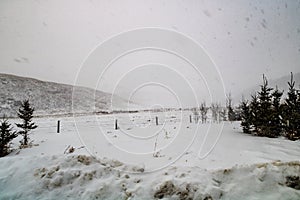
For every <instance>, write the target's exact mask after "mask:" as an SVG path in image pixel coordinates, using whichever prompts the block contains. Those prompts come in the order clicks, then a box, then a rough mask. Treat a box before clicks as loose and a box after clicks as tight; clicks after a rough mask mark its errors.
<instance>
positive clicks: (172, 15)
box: [0, 0, 300, 93]
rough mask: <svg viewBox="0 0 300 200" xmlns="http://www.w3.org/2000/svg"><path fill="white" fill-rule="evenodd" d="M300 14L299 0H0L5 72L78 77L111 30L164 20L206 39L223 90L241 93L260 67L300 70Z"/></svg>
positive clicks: (0, 60)
mask: <svg viewBox="0 0 300 200" xmlns="http://www.w3.org/2000/svg"><path fill="white" fill-rule="evenodd" d="M299 19H300V1H299V0H298V1H297V0H291V1H288V0H287V1H276V0H264V1H260V0H258V1H255V0H249V1H246V0H243V1H242V0H241V1H237V0H236V1H235V0H234V1H232V0H224V1H221V0H219V1H217V0H213V1H212V0H209V1H202V0H197V1H196V0H195V1H192V0H190V1H177V0H168V1H150V0H149V1H141V0H135V1H121V0H119V1H116V0H107V1H104V0H99V1H96V0H90V1H83V0H82V1H80V0H51V1H50V0H49V1H42V0H23V1H17V0H1V1H0V72H1V73H10V74H16V75H22V76H29V77H34V78H38V79H42V80H49V81H54V82H61V83H68V84H73V83H74V81H75V78H76V74H77V72H78V70H79V68H80V66H81V64H82V62H83V61H84V59H85V58H86V57H87V55H88V54H89V53H90V51H91V50H92V49H94V48H95V47H96V46H97V45H99V44H100V43H102V42H103V41H105V40H106V39H108V38H109V37H111V36H112V35H115V34H118V33H120V32H123V31H127V30H131V29H136V28H142V27H161V28H167V29H172V30H175V31H179V32H181V33H183V34H185V35H187V36H189V37H191V38H193V39H194V40H196V41H197V42H198V43H199V44H201V45H202V46H203V47H204V48H205V50H206V52H207V53H208V54H209V56H210V57H211V58H212V59H213V61H214V62H215V63H216V65H217V67H218V68H219V70H220V73H221V76H222V78H223V80H224V83H225V88H226V90H227V91H232V92H233V93H238V92H239V91H240V90H242V89H243V88H247V87H250V86H252V85H254V84H256V83H258V82H260V80H261V75H262V73H265V74H266V75H267V76H268V77H269V78H273V79H274V78H278V77H281V76H283V75H288V74H289V72H290V71H293V72H300V20H299ZM87 86H91V85H88V84H87Z"/></svg>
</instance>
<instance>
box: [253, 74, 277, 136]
mask: <svg viewBox="0 0 300 200" xmlns="http://www.w3.org/2000/svg"><path fill="white" fill-rule="evenodd" d="M272 90H273V88H270V87H269V86H268V80H267V78H266V77H265V76H264V75H263V84H262V85H261V86H260V92H258V99H259V105H260V106H259V109H258V116H257V117H258V120H259V123H258V127H257V135H258V136H267V137H272V133H271V128H270V127H271V119H272V95H271V91H272Z"/></svg>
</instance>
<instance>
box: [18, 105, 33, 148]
mask: <svg viewBox="0 0 300 200" xmlns="http://www.w3.org/2000/svg"><path fill="white" fill-rule="evenodd" d="M33 112H34V108H33V107H31V105H30V103H29V100H25V101H23V102H22V104H21V107H20V108H19V112H18V116H19V118H21V119H22V123H20V124H16V125H17V127H19V128H21V129H22V130H21V131H19V134H21V135H22V136H23V141H22V142H21V144H22V145H28V141H29V137H28V133H29V131H30V130H33V129H35V128H37V126H36V125H35V124H34V122H32V117H33V116H32V115H33Z"/></svg>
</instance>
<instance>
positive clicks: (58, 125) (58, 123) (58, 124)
mask: <svg viewBox="0 0 300 200" xmlns="http://www.w3.org/2000/svg"><path fill="white" fill-rule="evenodd" d="M59 132H60V120H58V121H57V133H59Z"/></svg>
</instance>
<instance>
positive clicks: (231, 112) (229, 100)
mask: <svg viewBox="0 0 300 200" xmlns="http://www.w3.org/2000/svg"><path fill="white" fill-rule="evenodd" d="M227 110H228V120H229V121H231V122H232V121H234V120H235V118H236V117H235V112H234V110H233V107H232V98H231V93H229V95H228V96H227Z"/></svg>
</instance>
